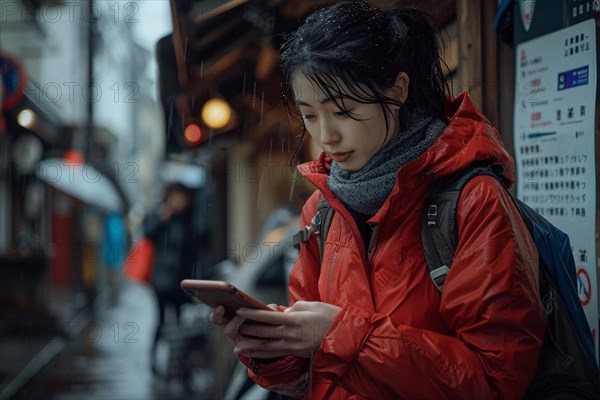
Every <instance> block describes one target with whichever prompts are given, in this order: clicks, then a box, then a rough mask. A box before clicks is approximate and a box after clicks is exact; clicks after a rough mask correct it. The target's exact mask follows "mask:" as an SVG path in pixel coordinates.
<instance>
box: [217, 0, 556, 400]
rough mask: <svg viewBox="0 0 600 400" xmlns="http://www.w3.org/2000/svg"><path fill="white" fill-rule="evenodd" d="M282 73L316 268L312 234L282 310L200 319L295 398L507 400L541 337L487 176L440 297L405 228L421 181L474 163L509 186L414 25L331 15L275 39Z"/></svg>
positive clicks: (496, 140) (531, 273)
mask: <svg viewBox="0 0 600 400" xmlns="http://www.w3.org/2000/svg"><path fill="white" fill-rule="evenodd" d="M282 68H283V73H284V84H283V90H284V100H285V101H286V104H288V105H289V106H290V107H289V108H290V109H291V110H292V111H294V109H295V108H296V107H297V110H298V111H299V113H300V115H301V118H302V122H303V124H304V127H305V131H307V132H308V133H309V134H310V135H311V136H312V138H313V139H314V140H315V141H316V143H317V144H318V145H319V146H320V147H321V149H322V150H323V152H322V153H321V154H320V156H319V158H318V160H316V161H313V162H309V163H306V164H303V165H300V166H299V171H300V172H301V173H302V174H303V175H304V176H305V177H306V178H308V179H310V180H311V181H312V182H313V183H314V184H315V186H316V187H317V188H318V190H317V191H316V192H315V193H314V194H313V195H312V197H310V199H309V200H308V201H307V203H306V204H305V206H304V207H303V211H302V221H301V222H302V224H303V226H304V225H309V224H310V220H311V218H312V217H313V216H314V215H315V213H316V210H317V203H318V202H319V199H320V198H321V197H323V196H324V197H325V198H326V199H327V201H328V202H329V204H330V205H331V207H333V208H334V209H335V211H336V213H335V215H334V218H333V221H332V223H331V227H330V230H329V234H328V238H327V240H326V243H325V250H324V256H323V262H322V263H321V260H320V256H319V250H318V244H317V241H316V236H315V235H313V236H312V237H311V238H310V240H309V241H308V242H307V243H306V244H305V245H302V247H301V250H300V254H299V257H298V260H297V262H296V264H295V266H294V269H293V270H292V272H291V275H290V282H289V290H290V304H291V307H289V308H287V309H285V311H284V312H269V311H257V310H250V309H240V310H238V313H237V316H236V317H234V318H233V319H232V320H231V321H226V320H225V319H224V317H223V310H222V308H221V307H217V308H216V309H215V311H214V313H213V315H212V320H213V322H214V323H216V324H218V325H222V326H223V327H224V329H225V332H226V334H227V335H228V336H229V337H230V338H231V339H232V340H233V341H234V343H235V351H236V353H237V354H238V355H239V357H240V359H241V361H242V362H244V363H245V364H246V365H247V366H248V367H249V369H250V376H251V377H252V378H253V379H254V380H255V381H256V382H258V383H259V384H260V385H262V386H264V387H266V388H268V389H270V390H274V391H278V392H282V393H285V394H288V395H291V396H295V397H300V398H301V397H304V398H311V399H318V398H332V399H350V398H352V399H359V398H373V399H398V398H405V399H442V398H462V399H494V398H506V399H517V398H522V397H523V395H524V393H525V392H526V390H527V387H528V385H529V383H530V381H531V379H532V378H533V376H534V373H535V369H536V363H537V357H538V354H539V351H540V348H541V343H542V340H543V336H544V328H545V314H544V311H543V309H542V306H541V304H540V301H539V299H538V295H537V293H538V292H537V273H538V255H537V251H536V248H535V245H534V243H533V242H532V240H531V238H530V236H529V235H528V233H527V228H526V227H525V226H524V224H523V222H522V221H521V219H520V217H519V215H518V211H517V210H516V209H515V208H514V206H513V204H512V202H511V199H510V197H509V195H508V194H507V193H506V191H505V190H504V188H502V186H501V184H500V183H499V182H498V181H497V180H496V179H494V178H492V177H489V176H479V177H476V178H473V179H472V180H471V181H470V182H469V183H468V184H467V185H466V187H465V188H464V190H463V192H462V194H461V198H460V200H459V203H458V210H457V215H456V220H457V224H458V233H459V234H458V245H457V248H456V253H455V257H454V262H453V264H452V270H451V272H450V274H449V275H448V277H447V280H446V282H445V285H444V290H443V293H442V294H441V295H440V293H439V292H438V290H437V289H436V287H435V286H434V284H433V282H432V280H431V278H430V277H429V272H428V269H427V267H426V263H425V257H424V253H423V247H422V244H421V238H420V223H421V217H422V210H423V208H424V202H425V199H426V198H427V195H428V191H429V189H430V187H431V183H432V182H433V181H434V180H435V179H438V178H440V177H442V176H445V175H449V174H452V173H453V172H457V171H460V170H462V169H464V168H466V167H467V166H469V165H470V164H472V163H473V162H476V161H481V160H487V161H492V162H495V163H499V164H501V165H502V166H503V167H504V176H503V178H504V180H505V183H506V184H507V185H510V184H512V182H513V180H514V163H513V160H512V159H511V157H510V155H509V154H508V153H507V151H506V150H505V149H504V148H503V147H502V144H501V141H500V137H499V135H498V133H497V131H496V130H495V129H494V128H493V127H492V126H491V125H490V124H489V122H488V121H487V119H486V118H485V117H484V116H483V115H482V114H481V113H480V112H479V111H478V110H477V108H476V107H475V105H474V104H473V103H472V102H471V100H470V99H469V97H468V96H467V95H466V94H464V93H463V94H461V95H459V96H457V97H455V98H446V96H445V94H446V92H447V84H446V83H445V81H444V75H443V72H442V68H441V62H440V58H439V55H438V44H437V42H436V38H435V34H434V31H433V29H432V27H431V26H430V24H429V23H428V21H427V19H426V18H425V17H424V15H423V14H422V13H420V12H418V11H416V10H413V9H405V8H404V9H398V10H394V11H389V12H384V11H382V10H380V9H378V8H377V7H375V6H373V5H371V4H369V3H367V2H362V1H351V2H342V3H338V4H335V5H333V6H330V7H328V8H325V9H323V10H320V11H318V12H316V13H314V14H313V15H311V16H310V17H308V19H307V20H306V22H305V23H304V25H303V26H302V27H300V28H299V29H298V31H297V32H295V33H294V34H293V35H292V36H291V38H290V39H289V40H288V41H287V43H286V44H285V45H284V51H283V53H282ZM246 319H250V320H252V322H253V323H252V324H244V325H242V323H243V322H244V321H245V320H246ZM261 324H262V325H261ZM264 324H271V325H274V326H270V327H267V326H266V325H264Z"/></svg>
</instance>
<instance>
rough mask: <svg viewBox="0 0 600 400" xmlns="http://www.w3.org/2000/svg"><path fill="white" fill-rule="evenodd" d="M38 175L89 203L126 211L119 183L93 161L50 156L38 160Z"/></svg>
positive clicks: (55, 186)
mask: <svg viewBox="0 0 600 400" xmlns="http://www.w3.org/2000/svg"><path fill="white" fill-rule="evenodd" d="M36 175H37V177H38V178H39V179H40V180H42V181H44V182H46V183H47V184H49V185H50V186H52V187H54V188H55V189H58V190H60V191H61V192H64V193H67V194H69V195H71V196H73V197H75V198H77V199H79V200H81V201H83V202H84V203H87V204H91V205H94V206H97V207H100V208H102V209H104V210H106V211H114V212H119V213H122V212H123V211H124V203H123V200H122V198H121V196H120V195H119V190H118V189H117V187H116V185H115V183H114V182H113V181H112V180H110V179H109V178H108V177H107V176H106V175H104V174H103V173H102V172H100V171H99V170H98V169H97V168H95V167H94V166H92V165H91V164H86V163H83V162H79V161H69V160H64V159H62V158H49V159H46V160H43V161H40V162H39V163H38V167H37V169H36Z"/></svg>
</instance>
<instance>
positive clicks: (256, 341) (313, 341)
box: [211, 301, 341, 358]
mask: <svg viewBox="0 0 600 400" xmlns="http://www.w3.org/2000/svg"><path fill="white" fill-rule="evenodd" d="M340 311H341V308H339V307H337V306H334V305H331V304H327V303H321V302H308V301H298V302H297V303H296V304H294V305H293V306H292V307H289V308H287V309H285V310H284V311H283V312H270V311H264V310H254V309H250V308H240V309H239V310H238V311H237V315H236V316H235V317H234V318H232V319H231V321H229V323H227V325H225V334H226V335H227V336H228V337H229V338H231V339H232V340H233V342H234V343H235V353H236V354H239V355H242V356H246V357H252V358H276V357H282V356H286V355H288V354H293V355H296V356H300V357H306V358H308V357H310V356H311V354H312V353H313V352H314V351H315V350H317V349H318V348H319V346H320V345H321V341H322V340H323V336H325V333H326V332H327V330H328V329H329V327H330V326H331V323H332V322H333V319H334V318H335V316H336V315H337V314H338V313H339V312H340ZM215 312H216V309H215ZM213 315H214V313H213ZM211 319H212V316H211ZM244 321H246V323H245V324H244ZM213 322H215V320H213Z"/></svg>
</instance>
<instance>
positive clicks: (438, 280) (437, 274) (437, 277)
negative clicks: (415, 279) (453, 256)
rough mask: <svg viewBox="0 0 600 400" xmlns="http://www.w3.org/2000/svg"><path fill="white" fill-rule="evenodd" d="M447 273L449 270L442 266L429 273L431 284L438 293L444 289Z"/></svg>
mask: <svg viewBox="0 0 600 400" xmlns="http://www.w3.org/2000/svg"><path fill="white" fill-rule="evenodd" d="M448 272H450V268H448V267H447V266H446V265H442V266H441V267H439V268H436V269H434V270H433V271H431V272H430V273H429V275H430V276H431V280H432V281H433V284H434V285H435V287H436V288H437V290H439V291H440V292H441V291H442V289H443V287H444V283H445V282H446V277H447V276H448Z"/></svg>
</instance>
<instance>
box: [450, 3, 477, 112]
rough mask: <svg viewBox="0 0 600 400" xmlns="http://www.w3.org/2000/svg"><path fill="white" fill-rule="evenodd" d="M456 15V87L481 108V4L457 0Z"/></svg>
mask: <svg viewBox="0 0 600 400" xmlns="http://www.w3.org/2000/svg"><path fill="white" fill-rule="evenodd" d="M456 7H457V10H456V15H457V17H458V43H459V46H458V88H459V90H460V91H467V92H468V93H469V95H470V96H471V99H472V100H473V102H474V103H475V104H476V105H477V106H478V107H479V108H480V109H481V108H483V90H482V81H483V73H482V60H481V55H482V50H481V35H482V29H481V15H482V14H481V4H480V3H479V2H478V1H471V0H459V1H458V2H457V4H456Z"/></svg>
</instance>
